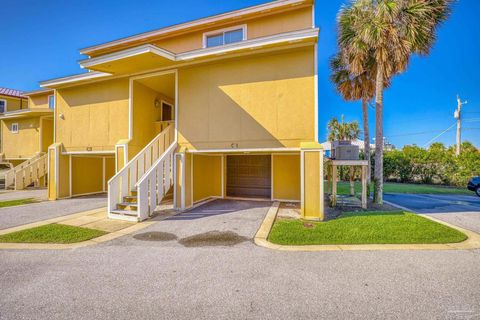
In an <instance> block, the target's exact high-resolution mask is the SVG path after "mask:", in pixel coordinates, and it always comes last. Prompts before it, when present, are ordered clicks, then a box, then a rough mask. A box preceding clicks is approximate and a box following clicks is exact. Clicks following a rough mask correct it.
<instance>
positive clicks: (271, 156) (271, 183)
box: [270, 153, 274, 201]
mask: <svg viewBox="0 0 480 320" xmlns="http://www.w3.org/2000/svg"><path fill="white" fill-rule="evenodd" d="M273 182H274V181H273V153H271V154H270V185H271V186H270V199H271V200H272V201H273Z"/></svg>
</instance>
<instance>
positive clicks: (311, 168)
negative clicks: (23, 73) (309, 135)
mask: <svg viewBox="0 0 480 320" xmlns="http://www.w3.org/2000/svg"><path fill="white" fill-rule="evenodd" d="M300 148H301V160H300V161H301V167H300V171H301V206H302V218H303V219H306V220H319V221H323V220H324V219H325V208H324V180H323V179H324V177H323V175H324V174H323V171H324V169H323V148H322V146H321V145H320V144H319V143H317V142H307V143H302V144H301V146H300Z"/></svg>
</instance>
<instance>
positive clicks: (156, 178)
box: [108, 124, 177, 221]
mask: <svg viewBox="0 0 480 320" xmlns="http://www.w3.org/2000/svg"><path fill="white" fill-rule="evenodd" d="M176 148H177V143H176V141H175V135H174V125H173V124H170V125H169V126H168V127H166V128H165V129H164V130H163V131H162V132H161V133H160V134H159V135H157V136H156V137H155V138H154V139H153V140H152V141H151V142H150V143H149V144H148V145H147V146H146V147H145V148H144V149H143V150H142V151H140V152H139V153H138V154H137V155H136V156H135V157H134V158H133V159H132V160H130V161H129V162H128V163H127V164H126V165H125V167H123V168H122V169H121V170H120V171H118V172H117V174H116V175H115V176H113V177H112V178H111V179H110V181H109V182H108V216H109V217H110V218H112V219H121V220H128V221H142V220H145V219H148V218H149V217H150V216H151V215H152V214H153V212H154V211H155V208H156V207H157V206H158V205H159V204H160V202H161V201H162V200H163V199H164V198H165V196H166V194H167V193H168V191H169V190H170V188H171V187H172V185H173V166H174V163H173V161H174V158H173V157H174V153H175V149H176Z"/></svg>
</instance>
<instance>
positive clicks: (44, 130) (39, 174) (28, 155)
mask: <svg viewBox="0 0 480 320" xmlns="http://www.w3.org/2000/svg"><path fill="white" fill-rule="evenodd" d="M7 90H8V89H4V90H2V89H0V111H1V113H0V120H1V121H0V125H1V139H0V140H1V155H0V156H1V158H2V161H3V163H8V164H10V165H11V170H10V171H8V172H6V173H5V187H6V188H10V187H13V188H15V189H24V188H25V187H27V186H29V185H31V184H32V183H37V184H39V183H40V184H42V185H44V184H45V180H44V177H45V175H46V174H47V168H46V162H47V158H46V152H47V150H48V147H49V146H50V145H51V144H52V143H53V129H54V123H53V109H54V100H53V94H54V92H53V90H50V89H46V90H38V91H33V92H30V93H22V92H19V91H16V90H11V89H10V90H9V91H7ZM2 92H3V95H2ZM7 94H9V95H7ZM44 155H45V156H44Z"/></svg>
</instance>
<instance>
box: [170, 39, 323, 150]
mask: <svg viewBox="0 0 480 320" xmlns="http://www.w3.org/2000/svg"><path fill="white" fill-rule="evenodd" d="M314 92H315V90H314V48H313V47H307V48H302V49H297V50H293V51H288V52H283V53H280V54H274V55H268V56H267V55H264V56H257V57H249V58H243V59H236V60H227V61H222V62H218V63H213V64H209V65H201V66H193V67H190V68H185V69H181V70H179V110H178V131H179V136H178V137H179V138H178V140H179V143H180V145H181V146H185V147H188V148H193V149H210V148H211V149H216V148H231V147H232V144H234V146H235V147H238V148H272V147H273V148H278V147H299V146H300V143H301V142H304V141H315V119H314V116H313V115H314V114H315V109H314V108H315V106H314V105H315V101H314V100H315V97H314Z"/></svg>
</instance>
